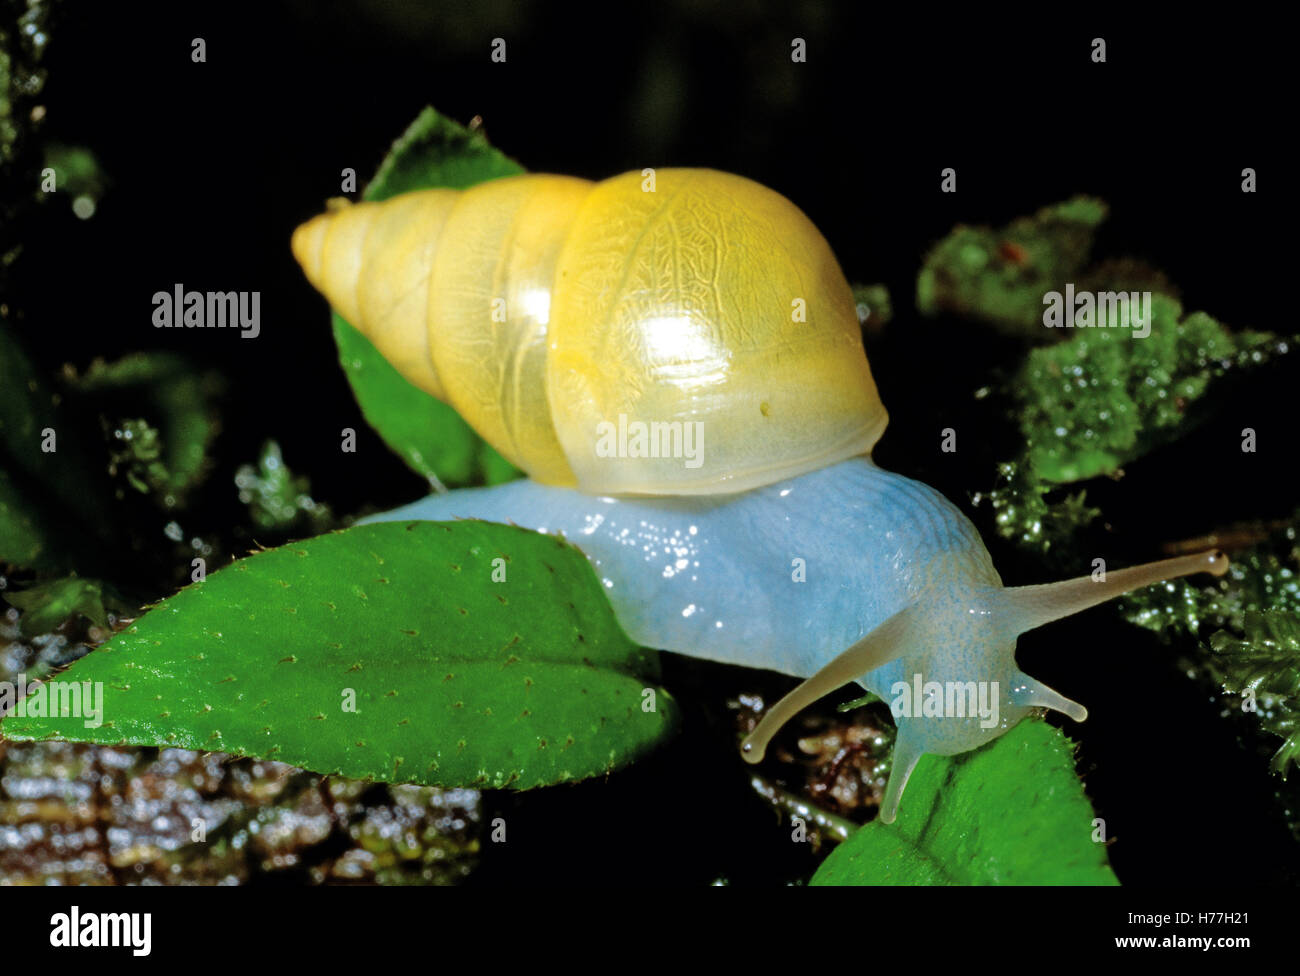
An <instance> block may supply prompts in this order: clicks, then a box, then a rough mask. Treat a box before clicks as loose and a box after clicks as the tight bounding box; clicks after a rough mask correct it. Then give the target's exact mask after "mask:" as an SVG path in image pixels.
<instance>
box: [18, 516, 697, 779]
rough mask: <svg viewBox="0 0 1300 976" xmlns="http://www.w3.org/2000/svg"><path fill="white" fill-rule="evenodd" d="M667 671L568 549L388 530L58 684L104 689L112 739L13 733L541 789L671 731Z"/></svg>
mask: <svg viewBox="0 0 1300 976" xmlns="http://www.w3.org/2000/svg"><path fill="white" fill-rule="evenodd" d="M497 560H502V561H501V562H498V561H497ZM503 570H504V573H505V579H504V580H503V581H500V582H497V581H494V572H495V573H496V574H497V576H498V577H499V576H500V574H501V572H502V571H503ZM656 661H657V658H656V657H655V656H654V655H653V654H652V653H651V652H646V651H643V650H641V649H639V648H638V647H636V646H635V645H634V644H632V643H631V642H630V641H629V640H628V638H627V637H626V636H625V635H624V634H623V632H622V630H621V629H620V628H619V626H618V624H617V622H616V621H615V620H614V617H613V614H612V613H611V612H610V610H609V604H608V602H607V600H606V599H605V596H604V593H603V592H602V590H601V587H600V584H599V583H598V581H597V580H596V576H595V573H594V572H593V571H592V568H591V565H590V564H589V563H588V562H587V560H586V558H585V557H584V556H583V555H582V554H581V553H580V552H578V550H576V549H574V548H572V547H571V546H569V545H568V544H566V543H564V542H563V541H561V540H559V539H556V538H554V537H551V536H544V535H539V534H537V533H533V532H527V531H524V530H522V529H517V528H512V527H509V526H502V525H492V524H488V523H484V522H456V523H440V522H410V523H396V522H386V523H381V524H376V525H365V526H359V527H356V528H352V529H348V530H346V531H343V532H337V533H333V534H330V535H325V536H320V537H318V538H315V539H309V540H307V541H304V542H298V543H293V544H291V545H288V546H284V547H282V548H279V549H273V550H268V551H266V552H263V553H259V554H257V555H254V556H251V557H249V558H247V559H244V560H241V561H239V562H237V563H235V564H234V565H233V566H231V567H229V568H227V569H223V570H221V571H220V572H217V573H214V574H212V576H210V577H209V578H208V579H207V580H206V581H205V582H203V583H198V584H195V585H193V586H190V587H188V588H187V589H185V590H183V591H181V592H180V593H178V594H177V595H176V596H174V597H172V598H171V599H168V600H166V601H164V602H163V603H161V604H159V605H158V606H156V607H155V608H153V609H152V610H151V611H150V612H149V613H148V614H147V615H146V616H145V617H143V618H142V619H141V620H140V621H139V622H137V623H136V624H134V625H133V626H132V627H130V628H129V629H127V630H126V631H124V632H122V633H121V634H119V635H117V636H116V637H115V638H114V639H113V640H112V641H110V642H109V643H107V644H106V645H104V646H103V647H102V648H100V649H99V650H97V651H95V652H94V653H92V654H90V655H88V656H87V657H85V658H83V659H82V660H81V661H78V662H77V663H76V664H74V665H73V666H72V667H71V668H70V669H69V670H68V671H67V672H66V673H64V674H62V675H60V680H66V681H77V682H86V681H90V682H103V683H104V716H103V719H104V721H103V725H102V726H101V727H99V728H86V727H85V721H84V719H82V718H74V717H67V718H63V717H55V718H50V717H33V716H30V715H28V716H20V715H18V714H11V715H10V716H9V717H7V718H5V719H4V720H3V721H2V722H0V730H2V731H3V733H4V735H5V736H6V737H8V738H11V739H67V740H75V741H90V742H98V743H122V744H129V745H150V746H167V745H173V746H179V747H183V748H187V749H204V750H212V751H224V752H231V753H235V754H238V755H251V756H257V757H261V758H269V759H277V760H282V761H285V762H289V763H293V764H295V765H300V766H304V767H306V768H308V769H312V770H316V771H318V772H323V773H341V774H343V775H345V776H349V777H353V778H374V779H383V780H391V781H395V782H412V783H420V784H424V785H434V786H484V787H501V786H513V787H515V788H519V789H523V788H527V787H532V786H541V785H544V784H548V783H558V782H564V781H566V780H577V779H582V778H583V777H587V776H593V775H599V774H603V773H605V772H607V771H609V770H611V769H613V768H615V767H617V766H619V765H622V764H623V763H626V762H628V761H630V760H632V759H633V758H634V757H635V756H637V755H638V754H640V753H642V752H644V751H645V750H646V749H648V748H649V747H650V746H651V745H652V744H653V743H655V742H656V741H657V740H658V739H659V738H660V737H661V736H663V735H665V734H666V733H667V732H668V731H669V729H670V727H671V726H672V725H673V724H674V720H675V715H676V709H675V707H674V704H673V702H672V700H671V698H670V697H669V696H668V694H667V693H666V692H665V691H663V690H662V689H653V691H654V695H653V705H654V707H653V710H646V709H645V708H644V706H643V702H649V701H651V698H650V696H649V695H647V693H646V692H647V689H648V688H650V687H651V686H649V685H647V681H648V680H650V679H651V678H652V677H653V676H654V672H655V668H656ZM353 694H354V695H355V711H352V710H349V709H348V708H347V707H345V706H346V704H347V702H348V700H349V697H350V696H351V695H353Z"/></svg>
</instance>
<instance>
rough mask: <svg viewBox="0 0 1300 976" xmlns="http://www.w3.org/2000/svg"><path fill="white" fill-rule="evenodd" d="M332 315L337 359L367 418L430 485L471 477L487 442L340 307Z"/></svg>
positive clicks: (463, 482) (452, 483)
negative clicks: (383, 352) (412, 378)
mask: <svg viewBox="0 0 1300 976" xmlns="http://www.w3.org/2000/svg"><path fill="white" fill-rule="evenodd" d="M333 321H334V339H335V341H336V342H337V343H338V347H339V363H340V365H342V367H343V371H344V372H345V373H346V374H347V377H348V382H349V383H351V384H352V394H353V395H354V396H355V397H356V398H357V404H358V405H359V406H360V407H361V414H362V416H364V417H365V418H366V423H368V424H369V425H370V426H371V427H373V428H374V429H375V430H376V431H377V432H378V433H379V436H380V437H382V438H383V439H384V443H385V444H387V445H388V446H389V448H390V449H392V450H393V451H394V452H395V453H396V454H397V455H398V456H399V457H401V459H402V460H403V461H405V462H406V465H407V467H409V468H410V469H411V470H412V471H414V472H415V473H416V474H418V475H420V476H421V477H423V478H425V479H426V480H428V481H429V483H430V484H431V485H436V484H438V483H440V482H441V483H442V484H443V485H446V486H449V487H458V486H460V485H467V484H473V483H475V481H476V480H478V479H477V478H476V474H477V471H478V459H479V457H480V456H481V455H482V454H483V452H484V451H485V450H486V449H488V448H487V442H486V441H484V440H483V438H481V437H479V436H478V434H476V433H474V431H473V429H472V428H471V427H470V426H469V424H467V423H465V421H464V420H462V419H461V417H460V414H458V413H457V412H456V411H455V410H453V409H452V408H451V407H449V406H447V404H445V403H443V402H442V401H441V400H438V399H436V398H434V397H431V396H429V394H427V393H425V392H424V391H423V390H420V389H417V388H416V387H414V386H412V385H411V384H410V383H408V382H407V381H406V379H405V377H403V376H402V375H401V374H400V373H398V372H397V370H396V369H394V368H393V366H392V364H391V363H389V362H388V360H387V359H385V358H384V357H383V356H382V355H381V354H380V352H379V350H378V349H376V348H375V347H374V344H373V343H372V342H371V341H370V340H369V339H367V338H366V337H365V336H363V335H362V334H361V333H360V332H358V331H357V330H356V329H354V328H353V327H352V326H350V325H349V324H348V323H347V322H346V321H345V320H344V319H343V316H341V315H339V314H338V312H335V313H334V320H333Z"/></svg>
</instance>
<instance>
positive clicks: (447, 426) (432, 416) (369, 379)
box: [333, 108, 524, 487]
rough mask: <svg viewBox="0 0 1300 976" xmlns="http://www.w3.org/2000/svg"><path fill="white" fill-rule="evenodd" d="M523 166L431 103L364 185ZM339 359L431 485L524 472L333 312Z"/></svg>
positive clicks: (376, 191) (434, 181)
mask: <svg viewBox="0 0 1300 976" xmlns="http://www.w3.org/2000/svg"><path fill="white" fill-rule="evenodd" d="M522 172H524V169H523V167H522V166H520V165H519V164H518V163H516V162H515V161H514V160H512V159H509V158H508V157H506V156H505V155H504V154H502V153H501V152H499V151H497V150H496V149H494V148H493V147H492V146H491V145H490V144H489V143H488V141H487V138H486V137H485V136H484V135H483V134H482V132H479V131H471V130H469V129H466V128H465V127H464V126H461V125H458V124H457V123H455V122H453V121H452V120H450V119H447V118H444V117H443V116H441V115H439V114H438V113H437V112H435V111H434V110H433V109H432V108H426V109H425V110H424V111H423V112H421V113H420V115H419V117H418V118H417V119H416V120H415V121H414V122H412V123H411V125H410V126H409V127H408V128H407V130H406V132H405V133H403V134H402V136H401V138H399V139H398V140H397V141H396V142H395V143H393V148H392V149H391V150H390V151H389V153H388V155H387V156H386V157H385V158H384V161H383V162H382V163H381V164H380V166H379V172H378V173H377V174H376V175H375V178H374V179H373V180H372V181H371V182H370V185H369V186H367V187H366V190H365V193H364V194H363V197H364V199H366V200H386V199H388V198H389V197H392V196H397V195H398V194H401V193H406V192H408V191H410V190H422V189H430V188H435V187H450V188H452V189H464V188H465V187H468V186H473V185H474V184H476V183H482V182H485V181H486V180H491V179H496V178H498V177H502V176H514V175H516V174H518V173H522ZM333 324H334V339H335V341H336V342H337V343H338V347H339V363H340V364H341V365H342V366H343V371H344V373H346V374H347V377H348V382H349V383H351V384H352V392H353V394H354V395H355V396H356V398H357V403H358V404H359V405H360V406H361V413H362V415H363V416H364V417H365V418H366V423H368V424H370V426H371V427H373V428H374V429H375V430H376V431H377V432H378V433H379V436H380V437H382V438H383V440H384V443H386V444H387V445H388V446H389V447H390V448H391V449H392V450H393V451H395V452H396V453H397V454H398V456H400V457H401V458H402V460H403V461H405V462H406V464H407V466H408V467H409V468H411V470H412V471H414V472H415V473H416V474H418V475H420V476H421V477H423V478H425V479H427V480H428V481H429V482H430V483H431V484H435V485H436V484H439V483H441V484H443V485H448V486H451V487H455V486H459V485H466V484H482V483H485V482H486V483H495V482H498V481H509V480H511V479H512V478H517V477H519V475H520V474H521V473H522V472H520V471H519V470H518V469H516V468H515V467H514V466H513V465H511V464H510V463H509V462H507V461H506V460H505V459H504V458H502V457H501V456H500V455H499V454H497V452H496V451H495V450H493V449H492V448H491V447H490V446H489V445H488V444H487V443H486V442H485V441H484V440H483V439H482V438H481V437H479V436H478V434H476V433H475V432H474V431H473V429H471V428H470V426H469V424H467V423H465V421H464V420H462V419H461V418H460V415H459V414H457V413H456V411H455V410H453V409H452V408H451V407H449V406H447V405H446V404H445V403H442V402H441V401H439V400H437V399H435V398H434V397H431V396H430V395H429V394H427V393H425V392H424V391H423V390H420V389H417V388H416V387H414V386H412V385H411V384H410V383H409V382H407V381H406V379H405V378H403V377H402V375H401V374H400V373H398V372H397V370H395V369H394V368H393V367H392V366H391V365H390V364H389V363H388V361H387V360H386V359H384V357H383V356H382V355H380V353H379V350H377V349H376V348H375V347H374V345H373V344H372V343H371V342H370V340H369V339H367V338H366V337H365V336H363V335H362V334H361V333H360V332H358V331H357V330H356V329H355V328H353V326H352V325H350V324H349V323H348V322H346V321H345V320H344V319H343V317H342V316H340V315H339V314H338V313H337V312H336V313H334V319H333Z"/></svg>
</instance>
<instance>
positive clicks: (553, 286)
mask: <svg viewBox="0 0 1300 976" xmlns="http://www.w3.org/2000/svg"><path fill="white" fill-rule="evenodd" d="M647 172H648V171H647ZM293 250H294V254H295V256H296V257H297V259H298V261H299V263H300V264H301V265H302V267H303V270H304V272H305V273H306V274H307V277H308V278H309V280H311V281H312V283H313V284H315V285H316V287H317V288H319V289H320V290H321V292H322V293H323V294H324V295H325V296H326V297H327V298H328V299H329V300H330V303H331V304H332V305H333V306H334V307H335V308H336V309H338V310H339V311H340V313H341V314H342V315H343V316H344V317H345V318H346V319H347V320H348V321H349V322H350V323H351V324H352V325H354V326H356V327H357V328H358V329H359V330H360V331H361V332H362V333H363V334H365V335H366V336H368V337H369V338H370V339H371V341H372V342H373V343H374V344H375V346H376V348H377V349H378V350H379V351H380V352H381V353H383V354H384V355H385V356H386V357H387V358H388V360H389V361H390V362H391V363H392V364H393V365H394V367H395V368H396V369H397V370H398V371H399V372H400V373H401V374H402V376H404V377H405V378H406V379H407V380H408V381H409V382H411V383H412V384H413V385H415V386H417V387H419V388H420V389H423V390H425V391H426V392H428V393H429V394H431V395H433V396H435V397H438V398H440V399H442V400H445V401H446V402H448V403H450V404H451V405H452V406H453V407H455V408H456V409H457V410H458V411H459V412H460V414H461V415H462V416H463V417H465V419H466V420H467V421H468V422H469V423H470V424H471V425H472V426H473V427H474V429H475V430H477V431H478V433H480V434H481V435H482V436H483V437H484V438H485V439H486V440H487V441H488V442H489V443H491V444H492V445H493V446H494V447H495V448H496V449H497V450H498V451H500V452H501V453H502V454H503V455H504V456H505V457H507V458H508V459H509V460H511V461H512V462H513V463H515V464H516V465H517V466H519V467H520V468H522V469H523V470H525V471H526V472H528V474H529V476H530V477H529V478H528V479H527V480H524V481H520V482H516V483H512V484H507V485H503V486H499V487H495V488H486V489H473V490H462V491H456V492H451V493H448V494H443V495H437V496H434V497H431V498H428V499H426V500H424V501H422V502H418V503H416V504H414V505H411V506H408V507H406V508H403V509H399V510H397V511H395V512H391V513H388V514H387V515H385V516H380V517H381V518H389V519H435V520H446V519H453V518H479V519H485V520H490V521H495V522H513V523H515V524H518V525H521V526H525V527H528V528H533V529H540V530H545V531H547V532H560V533H563V534H564V535H565V536H566V537H567V538H568V539H569V541H570V542H572V543H574V544H575V545H577V546H578V547H579V548H580V549H582V550H583V551H584V552H585V553H586V554H587V556H588V557H589V558H590V559H591V560H592V562H593V564H594V565H595V567H596V571H597V573H598V575H599V576H600V577H601V579H603V580H604V583H605V587H606V590H607V592H608V594H609V597H610V599H611V601H612V604H613V607H614V609H615V612H616V613H617V614H618V617H619V620H620V622H621V623H622V625H623V627H624V629H625V630H626V631H627V632H628V634H629V635H630V636H631V637H632V638H634V639H635V640H637V641H639V642H641V643H642V644H644V645H646V646H649V647H655V648H661V649H666V650H670V651H677V652H680V653H683V654H691V655H695V656H698V657H702V658H708V659H710V660H715V661H723V662H729V663H733V664H740V665H745V666H749V667H757V668H770V669H774V670H777V671H781V672H784V673H786V674H791V675H794V676H796V677H800V678H803V679H805V680H804V681H803V683H802V684H800V685H799V686H798V687H797V688H795V689H794V690H793V691H792V692H791V693H790V694H789V695H787V696H786V697H785V698H783V699H782V700H781V701H779V702H777V703H776V704H775V705H774V706H773V707H772V708H770V709H769V710H768V711H767V712H766V714H765V715H764V717H763V719H762V721H760V723H759V725H758V727H757V728H756V729H755V730H754V732H753V733H752V734H751V735H750V736H749V737H748V739H746V741H745V744H744V747H743V752H744V755H745V758H746V759H747V760H749V761H751V762H756V761H758V760H759V759H761V758H762V754H763V751H764V748H765V746H766V744H767V742H768V741H769V740H770V739H771V736H772V734H773V733H774V732H775V730H776V729H777V728H779V726H780V725H781V724H782V723H783V722H785V721H786V720H787V719H788V718H789V717H790V716H791V715H792V714H794V712H796V711H797V710H798V709H800V708H802V707H803V706H804V705H807V704H809V703H810V702H812V701H814V700H815V699H817V698H820V697H821V696H822V695H825V694H828V693H829V692H831V691H833V690H835V689H836V688H838V687H840V686H842V685H846V684H849V683H851V682H855V681H856V682H858V683H859V684H861V685H863V686H864V687H865V688H867V689H869V690H870V691H872V692H874V693H876V694H877V695H879V696H880V697H882V698H884V699H885V700H886V701H888V702H890V705H891V709H892V710H893V711H894V714H895V717H896V718H897V721H898V725H899V734H898V739H897V745H896V755H895V762H894V764H893V769H892V772H891V774H890V778H889V783H888V785H887V787H886V791H885V797H884V800H883V802H882V806H881V813H880V816H881V819H882V820H884V821H886V822H888V821H892V820H893V819H894V816H895V813H896V811H897V807H898V801H899V797H900V795H901V794H902V791H903V787H904V786H905V784H906V782H907V778H908V775H909V774H910V773H911V770H912V768H913V767H914V766H915V764H916V761H917V760H918V759H919V758H920V756H921V755H923V754H924V753H926V752H930V753H939V754H947V755H951V754H954V753H959V752H963V751H966V750H969V749H974V748H976V747H978V746H980V745H982V744H984V743H985V742H988V741H989V740H990V739H993V738H995V737H996V736H998V735H1000V734H1002V733H1003V732H1004V731H1006V730H1007V729H1008V728H1010V727H1011V726H1013V725H1014V724H1015V723H1016V722H1018V721H1019V720H1020V719H1021V718H1023V717H1024V716H1025V715H1026V714H1027V713H1028V712H1029V711H1030V710H1031V709H1033V708H1037V707H1046V708H1053V709H1057V710H1059V711H1062V712H1065V713H1066V714H1068V715H1070V716H1071V717H1073V718H1075V719H1082V718H1083V717H1084V716H1085V714H1086V713H1085V712H1084V710H1083V708H1082V707H1081V706H1079V705H1077V704H1075V703H1074V702H1071V701H1069V700H1068V699H1066V698H1063V697H1062V696H1061V695H1059V694H1057V693H1056V692H1054V691H1052V690H1051V689H1050V688H1046V687H1044V686H1042V685H1041V684H1039V683H1038V682H1036V681H1034V680H1033V679H1032V678H1029V677H1028V676H1026V675H1024V674H1023V673H1021V672H1020V670H1019V669H1018V668H1017V667H1016V663H1015V643H1016V637H1017V635H1019V634H1021V633H1023V632H1024V631H1026V630H1029V629H1031V628H1032V627H1036V626H1038V625H1039V624H1042V623H1045V622H1047V621H1049V620H1054V619H1056V618H1057V617H1061V616H1065V615H1067V614H1070V613H1074V612H1076V611H1078V610H1081V609H1084V608H1085V607H1088V606H1091V605H1093V604H1095V603H1098V602H1101V601H1102V600H1106V599H1109V598H1110V597H1112V596H1115V595H1117V594H1119V593H1122V592H1125V591H1127V590H1130V589H1134V588H1136V587H1139V586H1144V585H1147V584H1149V583H1154V582H1157V581H1159V580H1161V579H1166V578H1169V577H1171V576H1177V575H1183V574H1187V573H1193V572H1201V571H1209V572H1216V573H1221V572H1223V571H1224V570H1225V569H1226V567H1227V560H1226V559H1225V558H1224V557H1223V556H1222V555H1221V554H1218V553H1202V554H1200V555H1197V556H1188V557H1184V558H1180V559H1171V560H1165V561H1163V562H1157V563H1150V564H1147V565H1145V566H1140V567H1137V568H1134V569H1129V570H1122V571H1119V572H1111V573H1109V574H1106V575H1105V576H1104V578H1098V579H1096V580H1094V579H1093V578H1092V577H1084V578H1082V579H1078V580H1072V581H1066V582H1063V583H1055V584H1050V585H1045V586H1028V587H1013V588H1006V587H1003V586H1002V583H1001V580H1000V578H999V577H998V574H997V572H996V571H995V570H994V568H993V564H992V561H991V559H990V557H989V554H988V552H987V550H986V549H985V547H984V544H983V542H981V540H980V537H979V534H978V532H977V531H976V529H975V527H974V526H973V525H972V524H971V523H970V522H969V520H967V519H966V517H965V516H964V515H963V514H962V513H961V512H960V511H959V510H958V509H957V508H956V507H954V506H953V505H952V504H951V503H950V502H948V501H947V500H946V499H944V498H943V496H942V495H940V494H939V493H938V492H936V491H934V490H933V489H930V488H928V487H926V486H925V485H922V484H919V483H917V482H914V481H911V480H909V479H907V478H904V477H902V476H900V475H895V474H890V473H889V472H886V471H883V470H881V469H880V468H877V467H876V466H875V465H874V464H873V463H872V461H871V460H870V454H871V450H872V448H873V446H874V445H875V443H876V442H877V440H878V439H879V438H880V436H881V434H882V433H883V432H884V430H885V427H886V424H887V421H888V416H887V413H886V411H885V408H884V406H883V404H882V403H881V402H880V397H879V394H878V391H877V389H876V385H875V381H874V379H873V377H872V375H871V370H870V368H869V366H868V363H867V360H866V355H865V352H864V350H863V346H862V334H861V326H860V323H859V320H858V316H857V311H856V306H855V304H854V301H853V295H852V291H851V290H850V288H849V285H848V282H847V281H846V280H845V278H844V275H843V272H842V271H841V270H840V268H839V265H838V263H837V262H836V260H835V257H834V255H833V253H832V252H831V250H830V246H829V245H828V244H827V242H826V240H825V238H823V237H822V236H821V234H820V232H818V230H817V229H816V227H814V226H813V224H812V222H811V221H809V220H808V218H807V217H806V216H804V214H802V213H801V212H800V211H799V210H798V208H796V207H795V206H794V205H793V204H791V203H790V201H788V200H786V199H785V198H784V197H782V196H780V195H779V194H777V193H774V192H773V191H771V190H769V189H767V188H765V187H763V186H761V185H759V184H757V183H754V182H753V181H751V180H746V179H744V178H742V177H739V176H734V175H731V174H727V173H719V172H716V171H713V170H696V169H661V170H658V171H657V174H656V178H652V179H647V178H646V177H645V176H644V174H643V173H641V172H633V173H627V174H623V175H622V176H617V177H612V178H610V179H608V180H603V181H601V182H599V183H589V182H587V181H585V180H574V179H571V178H568V177H556V176H544V175H532V174H530V175H526V176H519V177H513V178H508V179H501V180H493V181H489V182H487V183H482V184H479V185H477V186H474V187H472V188H470V189H468V190H465V191H453V190H437V189H435V190H425V191H416V192H412V193H407V194H403V195H401V196H398V197H394V198H392V199H389V200H386V201H384V202H382V203H362V204H358V205H355V206H344V207H341V208H336V209H332V210H331V211H330V212H329V213H327V214H323V215H321V216H319V217H316V218H315V219H313V220H311V221H308V222H307V223H306V224H304V225H303V226H301V227H300V228H298V230H297V231H296V232H295V234H294V237H293ZM634 428H635V431H636V432H637V433H635V434H630V435H629V432H632V431H633V430H634ZM614 431H617V432H618V437H613V436H612V434H613V432H614ZM692 433H697V436H696V437H695V439H694V441H693V442H692V443H689V444H688V443H687V435H688V434H692ZM625 435H629V437H630V439H629V437H625ZM638 437H640V438H641V440H640V441H638V440H637V438H638ZM647 447H649V448H651V449H650V450H647V449H646V448H647ZM658 448H662V450H660V449H658ZM796 560H801V561H802V573H801V572H800V571H799V569H800V566H799V564H797V563H796Z"/></svg>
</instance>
